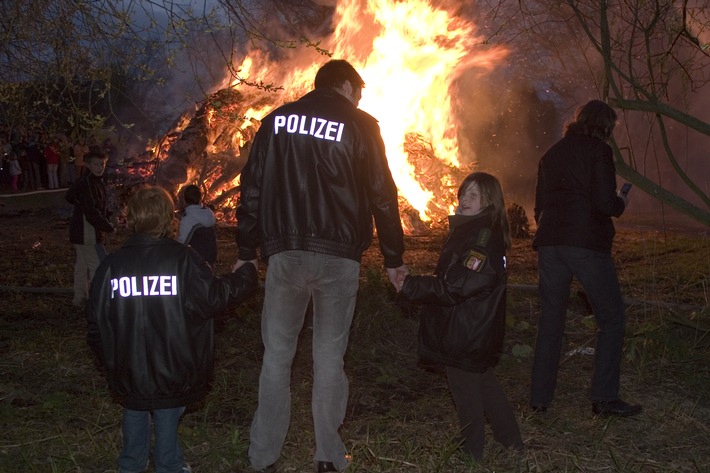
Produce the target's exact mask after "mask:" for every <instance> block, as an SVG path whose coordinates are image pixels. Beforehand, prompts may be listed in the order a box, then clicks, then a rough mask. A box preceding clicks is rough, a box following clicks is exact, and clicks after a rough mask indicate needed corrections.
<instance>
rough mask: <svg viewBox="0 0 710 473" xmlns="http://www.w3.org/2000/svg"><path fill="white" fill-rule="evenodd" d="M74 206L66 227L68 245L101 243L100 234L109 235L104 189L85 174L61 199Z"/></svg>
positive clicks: (90, 175) (88, 174) (97, 179)
mask: <svg viewBox="0 0 710 473" xmlns="http://www.w3.org/2000/svg"><path fill="white" fill-rule="evenodd" d="M64 198H65V199H66V200H67V202H69V203H70V204H72V205H74V211H73V213H72V217H71V223H70V224H69V242H70V243H73V244H77V245H93V244H96V243H103V240H104V233H112V232H113V231H114V227H113V225H112V224H111V222H110V221H109V217H110V215H111V214H110V212H109V210H108V199H107V198H106V187H104V183H103V182H102V181H101V177H100V176H95V175H93V174H92V173H90V172H89V173H87V174H85V175H83V176H81V177H80V178H79V180H78V181H76V183H75V184H74V185H73V186H72V187H70V188H69V189H68V190H67V192H66V194H65V197H64Z"/></svg>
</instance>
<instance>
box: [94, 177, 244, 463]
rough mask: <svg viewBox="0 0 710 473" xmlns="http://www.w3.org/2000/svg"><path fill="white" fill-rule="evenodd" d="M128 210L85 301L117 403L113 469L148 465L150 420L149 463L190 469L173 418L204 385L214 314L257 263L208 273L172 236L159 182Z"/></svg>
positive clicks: (238, 292)
mask: <svg viewBox="0 0 710 473" xmlns="http://www.w3.org/2000/svg"><path fill="white" fill-rule="evenodd" d="M126 218H127V226H128V229H129V230H130V231H131V233H132V236H131V237H130V239H129V240H128V241H127V242H126V243H125V244H124V246H123V247H122V248H121V249H119V250H118V251H116V252H115V253H113V254H111V255H109V256H107V257H106V259H105V260H104V261H103V262H102V263H101V265H100V266H99V268H98V270H97V271H96V275H95V276H94V279H93V281H92V283H91V296H90V298H89V304H88V307H87V318H88V334H87V341H88V343H89V345H90V346H91V348H92V349H93V350H94V352H95V353H96V355H97V357H98V359H99V360H100V362H101V363H102V364H103V366H105V368H106V379H107V381H108V385H109V388H110V390H111V392H112V393H113V394H114V396H115V397H116V398H117V399H118V401H119V402H120V404H121V405H122V406H123V422H122V429H123V448H122V450H121V454H120V456H119V459H118V465H119V471H121V472H124V471H125V472H129V471H144V470H145V469H146V468H147V466H148V454H149V452H150V440H151V430H153V431H154V433H155V445H154V448H153V459H154V463H155V471H156V473H161V472H162V473H174V472H180V471H185V472H189V471H190V470H189V468H187V467H185V464H184V460H183V453H182V449H181V447H180V443H179V441H178V438H177V427H178V421H179V419H180V416H181V415H182V413H183V412H184V410H185V407H186V406H187V405H189V404H192V403H194V402H197V401H199V400H201V399H202V398H204V396H205V394H206V393H207V390H208V389H209V385H210V382H211V378H212V373H213V368H214V328H213V321H212V317H213V316H214V315H215V314H216V313H218V312H219V311H221V310H223V309H225V308H226V307H227V306H229V305H233V304H236V303H238V302H239V301H241V300H242V299H244V298H245V297H246V296H247V295H248V294H249V293H250V292H252V291H253V290H254V289H255V288H256V285H257V275H256V268H255V267H254V265H252V264H245V265H243V266H242V267H241V268H239V270H237V271H236V272H234V273H232V274H227V275H224V276H222V277H216V276H215V275H214V273H213V272H212V269H211V268H210V267H209V265H208V264H207V263H206V262H205V261H204V260H203V259H202V257H200V256H199V255H198V254H197V252H196V251H195V250H193V249H192V248H190V247H187V246H185V245H183V244H182V243H179V242H177V241H175V240H174V239H173V238H172V236H173V231H174V225H173V218H174V208H173V201H172V197H171V196H170V194H168V192H167V191H165V190H164V189H161V188H159V187H147V188H143V189H140V190H139V191H138V192H136V194H135V195H134V196H133V197H132V198H131V200H130V202H129V204H128V211H127V215H126ZM151 421H152V424H153V428H152V429H151Z"/></svg>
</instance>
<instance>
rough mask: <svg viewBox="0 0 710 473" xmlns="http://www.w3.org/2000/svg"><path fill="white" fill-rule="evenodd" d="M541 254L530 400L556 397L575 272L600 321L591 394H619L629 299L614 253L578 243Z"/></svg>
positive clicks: (543, 402) (604, 397)
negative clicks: (625, 300)
mask: <svg viewBox="0 0 710 473" xmlns="http://www.w3.org/2000/svg"><path fill="white" fill-rule="evenodd" d="M537 257H538V273H539V293H540V309H541V313H540V321H539V324H538V332H537V341H536V343H535V357H534V359H533V368H532V386H531V392H530V403H531V404H533V405H538V406H547V405H549V404H550V403H551V402H552V399H553V397H554V394H555V385H556V384H557V370H558V367H559V363H560V354H561V350H562V336H563V335H564V329H565V321H566V316H567V303H568V301H569V295H570V286H571V284H572V278H573V277H574V278H576V279H577V280H578V281H579V283H580V284H581V285H582V287H583V288H584V291H585V292H586V294H587V297H588V298H589V302H590V303H591V306H592V310H593V311H594V318H595V320H596V323H597V341H596V346H595V352H594V371H593V374H592V384H591V399H592V400H593V401H613V400H615V399H618V397H619V373H620V367H619V366H620V364H621V354H622V348H623V343H624V303H623V299H622V297H621V290H620V288H619V280H618V279H617V276H616V269H615V268H614V262H613V261H612V259H611V255H610V254H608V253H602V252H598V251H593V250H588V249H584V248H577V247H573V246H542V247H539V248H538V249H537Z"/></svg>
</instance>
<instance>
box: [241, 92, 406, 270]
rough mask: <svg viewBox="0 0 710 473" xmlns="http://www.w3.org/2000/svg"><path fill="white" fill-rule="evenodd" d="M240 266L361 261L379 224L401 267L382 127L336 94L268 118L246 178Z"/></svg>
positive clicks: (389, 262) (389, 260) (389, 263)
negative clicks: (282, 259) (306, 254)
mask: <svg viewBox="0 0 710 473" xmlns="http://www.w3.org/2000/svg"><path fill="white" fill-rule="evenodd" d="M240 179H241V189H240V192H241V195H240V203H239V206H238V207H237V221H238V224H237V244H238V246H239V259H242V260H251V259H254V258H256V256H257V248H258V247H260V246H261V256H262V257H264V258H268V257H269V256H270V255H272V254H275V253H279V252H281V251H285V250H304V251H313V252H316V253H322V254H328V255H334V256H340V257H344V258H349V259H353V260H355V261H360V258H361V256H362V253H363V252H364V251H365V249H367V247H368V246H369V245H370V243H371V241H372V232H373V227H372V221H373V217H374V221H375V225H376V227H377V235H378V238H379V242H380V250H381V252H382V255H383V256H384V262H385V266H386V267H388V268H396V267H399V266H401V265H402V264H403V263H402V254H403V252H404V243H403V235H402V226H401V223H400V219H399V208H398V201H397V187H396V186H395V183H394V181H393V179H392V175H391V173H390V170H389V167H388V164H387V158H386V156H385V148H384V143H383V141H382V137H381V135H380V129H379V125H378V124H377V120H375V119H374V118H373V117H371V116H370V115H368V114H367V113H365V112H363V111H361V110H359V109H358V108H357V107H356V106H355V105H353V104H352V103H351V102H350V101H349V100H348V99H347V98H346V97H344V96H343V95H341V94H340V93H338V92H337V91H335V90H333V89H330V88H325V89H324V88H320V89H316V90H313V91H311V92H309V93H308V94H306V95H305V96H303V97H302V98H300V99H299V100H297V101H295V102H291V103H289V104H286V105H283V106H282V107H279V108H278V109H276V110H275V111H273V112H272V113H270V114H269V115H268V116H266V117H265V118H264V120H263V121H262V123H261V126H260V128H259V131H258V132H257V134H256V136H255V138H254V142H253V143H252V147H251V151H250V153H249V158H248V160H247V163H246V165H245V167H244V169H243V170H242V173H241V178H240Z"/></svg>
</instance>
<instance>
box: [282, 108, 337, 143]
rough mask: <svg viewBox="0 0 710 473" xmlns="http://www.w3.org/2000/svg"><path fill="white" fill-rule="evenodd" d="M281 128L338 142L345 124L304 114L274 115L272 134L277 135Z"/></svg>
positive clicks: (287, 131)
mask: <svg viewBox="0 0 710 473" xmlns="http://www.w3.org/2000/svg"><path fill="white" fill-rule="evenodd" d="M282 129H283V130H285V131H286V133H291V134H299V135H310V136H313V137H314V138H318V139H321V140H328V141H338V142H339V141H341V140H342V139H343V131H344V130H345V124H344V123H340V122H334V121H329V120H326V119H324V118H318V117H310V118H309V117H307V116H306V115H295V114H294V115H288V116H286V115H276V116H275V117H274V134H275V135H278V134H279V131H281V130H282Z"/></svg>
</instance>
